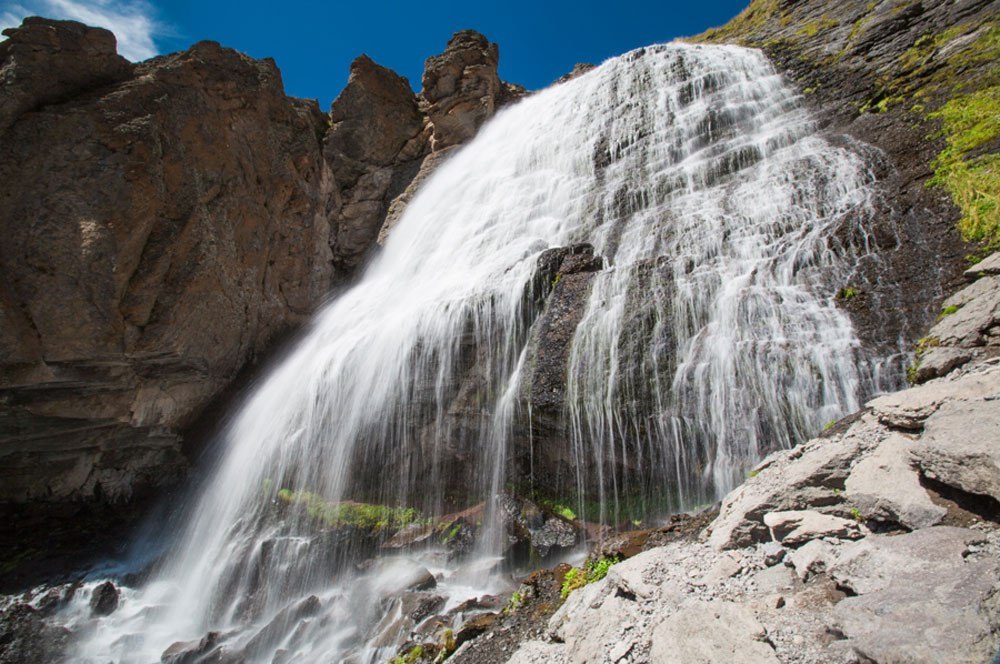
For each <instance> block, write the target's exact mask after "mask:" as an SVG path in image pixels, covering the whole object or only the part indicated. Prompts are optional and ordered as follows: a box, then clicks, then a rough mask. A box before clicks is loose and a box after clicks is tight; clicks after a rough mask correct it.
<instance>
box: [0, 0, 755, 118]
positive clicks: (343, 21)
mask: <svg viewBox="0 0 1000 664" xmlns="http://www.w3.org/2000/svg"><path fill="white" fill-rule="evenodd" d="M748 3H749V0H700V2H697V1H696V2H691V1H690V0H683V1H682V0H659V1H655V0H650V1H645V0H644V1H642V2H638V1H637V2H628V1H627V0H622V1H620V2H618V3H616V4H612V3H610V2H608V1H607V0H604V1H603V2H596V1H593V0H577V1H575V2H571V1H563V0H559V1H555V2H543V1H541V0H535V1H534V2H531V1H526V0H508V1H506V2H501V3H489V2H485V3H484V2H477V1H476V0H465V1H463V2H449V1H447V0H443V1H439V2H386V1H383V2H373V1H371V0H368V1H366V0H353V1H351V2H316V1H313V2H309V1H306V0H284V1H282V2H273V1H271V2H267V1H264V0H242V1H240V2H237V1H233V0H162V1H159V2H153V1H148V0H0V28H6V27H10V26H12V25H17V24H19V23H20V20H21V18H23V17H24V16H28V15H32V14H39V15H42V16H50V17H53V18H72V19H75V20H80V21H83V22H85V23H89V24H92V25H102V26H104V27H107V28H109V29H111V30H112V31H114V32H115V34H116V35H117V36H118V42H119V51H120V52H121V53H122V54H123V55H125V56H126V57H128V58H129V59H132V60H141V59H145V58H147V57H151V56H153V55H156V54H159V53H170V52H173V51H178V50H182V49H185V48H187V47H188V46H190V45H191V44H193V43H194V42H196V41H200V40H202V39H212V40H215V41H218V42H221V43H222V44H223V45H225V46H231V47H233V48H236V49H238V50H240V51H243V52H245V53H248V54H249V55H251V56H253V57H256V58H263V57H273V58H274V59H275V60H276V61H277V63H278V66H279V67H280V68H281V72H282V76H283V77H284V81H285V89H286V91H287V92H288V93H289V94H292V95H295V96H299V97H310V98H318V99H319V100H320V104H321V105H322V106H323V108H324V109H325V108H327V107H329V104H330V101H331V100H332V99H333V98H334V97H335V96H336V95H337V94H338V93H339V92H340V90H341V89H342V88H343V87H344V84H345V83H346V82H347V76H348V68H349V66H350V63H351V60H353V59H354V58H355V57H356V56H358V55H360V54H361V53H367V54H368V55H369V56H370V57H371V58H372V59H373V60H375V61H376V62H378V63H379V64H382V65H385V66H386V67H389V68H391V69H394V70H395V71H397V72H399V73H400V74H402V75H403V76H405V77H407V78H408V79H409V81H410V84H411V85H412V86H413V87H414V88H415V89H418V90H419V88H420V74H421V72H422V71H423V62H424V59H425V58H427V57H428V56H430V55H434V54H435V53H440V52H441V51H442V50H443V49H444V47H445V45H446V44H447V42H448V38H449V37H450V36H451V34H452V33H453V32H455V31H456V30H461V29H463V28H473V29H476V30H479V31H480V32H482V33H483V34H485V35H486V36H487V37H489V39H490V40H491V41H494V42H497V43H498V44H499V45H500V75H501V77H502V78H503V79H504V80H507V81H510V82H512V83H520V84H521V85H524V86H525V87H527V88H529V89H537V88H541V87H544V86H545V85H547V84H549V83H550V82H552V81H553V80H554V79H556V78H558V77H559V76H561V75H562V74H564V73H566V72H567V71H569V70H570V69H571V68H572V67H573V65H574V64H575V63H577V62H594V63H599V62H601V61H603V60H605V59H606V58H609V57H611V56H613V55H618V54H620V53H623V52H625V51H628V50H631V49H633V48H637V47H639V46H645V45H647V44H652V43H656V42H663V41H669V40H671V39H673V38H674V37H678V36H685V35H693V34H697V33H699V32H701V31H703V30H704V29H706V28H709V27H712V26H715V25H720V24H722V23H725V22H726V21H727V20H728V19H730V18H731V17H733V16H735V15H736V14H737V13H739V11H740V10H741V9H742V8H743V7H744V6H746V4H748Z"/></svg>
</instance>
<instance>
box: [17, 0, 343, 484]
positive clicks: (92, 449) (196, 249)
mask: <svg viewBox="0 0 1000 664" xmlns="http://www.w3.org/2000/svg"><path fill="white" fill-rule="evenodd" d="M7 34H8V35H9V36H10V40H9V41H8V42H5V43H4V45H3V46H4V48H3V53H4V54H5V55H6V58H5V60H4V63H3V72H4V83H5V90H4V97H3V98H4V99H5V100H9V99H11V98H18V97H21V98H27V97H28V96H31V97H32V98H33V99H34V100H36V101H35V103H34V104H32V105H31V110H26V109H24V106H25V105H24V104H22V105H20V106H18V107H17V109H22V110H21V111H20V113H19V114H17V115H16V117H12V118H11V120H10V123H9V126H8V127H7V128H6V130H5V131H4V132H3V136H2V140H0V177H2V184H0V201H2V202H3V203H2V205H3V214H2V215H0V233H2V234H3V237H4V242H3V246H2V247H0V272H2V274H3V275H4V278H3V280H2V283H0V321H2V325H0V330H2V332H0V403H2V409H0V456H2V467H3V481H2V482H0V485H2V489H0V500H4V501H22V500H64V499H79V498H84V497H101V498H105V499H110V500H121V499H128V498H130V497H131V496H132V495H133V494H135V493H142V492H144V491H145V490H147V489H148V488H150V487H152V486H157V485H162V484H167V483H170V482H172V481H175V480H176V479H177V478H178V477H179V475H180V474H181V472H182V471H183V468H184V465H185V461H184V459H183V458H182V456H181V454H180V448H179V446H178V442H179V435H178V433H179V432H180V431H182V430H183V429H184V428H185V427H187V426H188V425H190V423H191V422H192V421H193V420H194V418H195V417H197V416H198V414H199V412H200V411H201V409H202V408H203V407H204V406H205V405H206V404H207V403H208V402H209V401H210V400H211V399H212V398H213V397H214V396H215V395H216V394H217V393H218V392H219V391H220V390H221V389H222V388H223V387H224V386H226V385H227V384H228V383H229V381H231V380H232V379H233V377H234V376H235V375H236V373H237V371H238V370H239V369H240V368H241V367H242V366H243V365H244V364H245V363H246V362H247V361H248V360H250V359H251V358H253V357H254V356H255V355H256V354H258V353H261V352H262V351H264V350H265V349H266V348H267V346H268V344H269V342H270V341H271V340H272V339H273V338H274V337H275V335H277V334H278V333H279V332H282V331H283V330H286V329H288V328H289V327H291V326H294V325H297V324H299V323H300V322H301V321H303V320H304V319H305V317H306V316H307V315H308V314H309V313H310V312H311V311H312V309H313V307H314V306H315V305H316V303H317V302H319V301H320V299H321V298H322V296H323V294H324V293H325V292H326V291H327V289H328V288H329V285H330V249H329V246H328V237H329V225H328V221H327V218H326V199H327V198H328V197H329V194H330V192H331V190H332V179H331V177H330V174H329V169H328V167H327V166H326V164H325V163H324V161H323V159H322V157H321V154H320V152H319V146H318V142H317V132H318V131H319V129H320V128H321V127H322V126H323V124H322V119H321V117H320V115H319V112H318V109H316V108H315V105H311V104H307V103H305V102H300V101H298V100H292V99H290V98H288V97H286V96H285V94H284V92H283V89H282V83H281V77H280V74H279V73H278V71H277V68H276V67H275V66H274V63H273V62H271V61H254V60H251V59H250V58H247V57H246V56H243V55H241V54H239V53H237V52H235V51H232V50H229V49H224V48H221V47H220V46H219V45H218V44H215V43H211V42H203V43H200V44H196V45H195V46H193V47H192V48H191V49H189V50H188V51H185V52H183V53H178V54H175V55H171V56H166V57H162V58H156V59H153V60H150V61H148V62H145V63H142V64H140V65H136V66H135V67H134V70H133V74H132V75H131V76H129V77H128V78H126V79H124V80H122V73H125V74H128V73H129V71H130V70H131V69H132V68H131V66H130V65H128V64H127V63H126V62H125V61H124V60H121V58H118V57H117V56H115V55H114V39H113V37H111V35H110V33H107V32H105V31H98V30H91V29H87V28H84V27H83V26H80V25H79V24H72V23H69V24H67V23H63V22H46V21H41V20H40V19H39V20H32V21H29V22H28V23H27V24H26V25H25V27H24V28H20V29H15V30H10V31H8V33H7ZM43 37H44V38H43ZM25 52H27V53H29V54H30V55H31V58H30V59H28V60H27V61H25V59H24V58H22V57H21V55H22V54H23V53H25ZM23 63H26V64H23ZM66 63H71V65H68V66H69V71H68V73H67V74H66V75H65V76H64V75H63V74H62V73H60V72H62V71H63V66H64V64H66ZM22 65H23V66H22ZM25 67H26V68H27V70H26V71H25V70H24V68H25ZM47 69H50V70H53V71H55V72H56V73H55V78H56V79H57V80H62V79H63V78H65V79H66V80H71V83H72V84H70V83H66V85H64V86H63V87H62V88H61V90H62V91H64V92H65V94H67V95H69V94H70V92H72V93H73V94H72V95H71V97H70V98H67V99H60V100H58V101H57V100H56V95H54V94H53V93H52V92H50V91H48V90H45V91H42V92H39V91H37V90H35V89H34V88H35V86H36V85H37V84H36V81H37V80H38V78H39V76H37V72H40V71H45V70H47ZM109 81H110V83H109ZM17 109H15V110H17Z"/></svg>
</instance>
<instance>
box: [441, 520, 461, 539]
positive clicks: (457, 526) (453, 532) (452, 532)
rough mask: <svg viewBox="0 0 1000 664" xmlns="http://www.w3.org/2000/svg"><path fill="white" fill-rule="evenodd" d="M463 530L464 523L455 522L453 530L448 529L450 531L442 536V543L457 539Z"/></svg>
mask: <svg viewBox="0 0 1000 664" xmlns="http://www.w3.org/2000/svg"><path fill="white" fill-rule="evenodd" d="M461 531H462V524H461V523H456V524H455V525H454V526H453V527H452V529H451V530H449V531H448V533H447V534H446V535H445V536H444V537H442V538H441V543H442V544H447V543H448V542H451V541H452V540H454V539H455V538H456V537H458V534H459V533H460V532H461Z"/></svg>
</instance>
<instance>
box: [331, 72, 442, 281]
mask: <svg viewBox="0 0 1000 664" xmlns="http://www.w3.org/2000/svg"><path fill="white" fill-rule="evenodd" d="M330 118H331V120H332V122H333V124H332V126H331V128H330V131H329V132H328V133H327V136H326V142H325V145H324V149H323V151H324V155H325V156H326V159H327V161H328V162H329V164H330V166H331V168H332V169H333V173H334V177H335V178H336V180H337V184H338V187H340V188H342V199H341V201H340V204H339V206H338V210H337V212H336V215H335V217H334V234H333V236H332V237H331V245H332V247H333V254H334V265H335V267H336V269H337V270H338V271H339V272H340V273H342V274H344V275H349V274H351V273H352V272H353V271H354V270H355V269H357V267H358V266H359V265H361V263H362V262H363V261H364V258H365V256H366V255H367V253H368V251H369V250H370V249H371V248H372V247H374V246H375V240H376V238H377V237H378V234H379V230H380V229H381V227H382V224H383V223H384V220H385V216H386V213H387V211H388V206H389V202H390V201H391V200H392V199H393V198H395V197H396V196H398V195H399V194H400V193H402V191H403V189H404V188H405V187H406V185H407V184H409V182H410V180H412V179H413V177H414V176H415V175H416V172H417V170H418V169H419V164H420V162H419V161H418V160H419V159H420V158H421V157H423V156H424V155H425V154H426V153H427V152H428V147H427V132H425V131H424V126H425V118H424V117H423V115H422V114H421V113H420V111H419V110H418V108H417V99H416V97H415V96H414V94H413V91H412V90H411V89H410V85H409V83H407V81H406V79H404V78H403V77H401V76H399V75H398V74H396V73H395V72H393V71H390V70H389V69H386V68H385V67H381V66H379V65H377V64H375V63H374V62H372V61H371V59H370V58H368V57H367V56H364V55H363V56H361V57H359V58H358V59H357V60H355V61H354V62H353V63H352V64H351V77H350V80H349V81H348V83H347V87H346V88H344V91H343V92H341V93H340V96H339V97H337V99H336V100H334V102H333V105H332V107H331V109H330Z"/></svg>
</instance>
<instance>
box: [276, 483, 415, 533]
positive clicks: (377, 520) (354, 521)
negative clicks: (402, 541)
mask: <svg viewBox="0 0 1000 664" xmlns="http://www.w3.org/2000/svg"><path fill="white" fill-rule="evenodd" d="M277 497H278V500H280V501H281V502H284V503H287V504H289V505H300V506H302V507H304V508H305V510H306V513H307V514H308V515H309V516H311V517H312V518H314V519H317V520H319V521H322V522H323V523H325V524H326V525H329V526H334V527H337V526H357V527H359V528H366V529H373V530H385V529H399V528H403V527H404V526H408V525H410V524H411V523H415V522H417V521H419V520H420V514H419V512H417V511H416V510H415V509H413V508H410V507H389V506H387V505H373V504H369V503H355V502H348V501H345V502H340V503H334V502H330V501H327V500H326V499H325V498H323V497H322V496H320V495H319V494H316V493H312V492H311V491H292V490H290V489H281V490H279V491H278V494H277Z"/></svg>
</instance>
